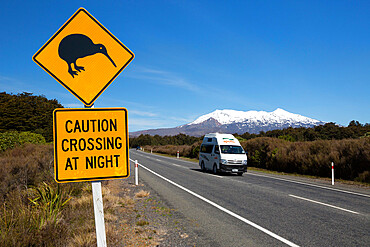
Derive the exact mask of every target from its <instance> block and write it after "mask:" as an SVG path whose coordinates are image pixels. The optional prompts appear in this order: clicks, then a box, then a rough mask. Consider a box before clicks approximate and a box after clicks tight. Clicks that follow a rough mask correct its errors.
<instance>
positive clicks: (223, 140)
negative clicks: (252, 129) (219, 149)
mask: <svg viewBox="0 0 370 247" xmlns="http://www.w3.org/2000/svg"><path fill="white" fill-rule="evenodd" d="M210 138H212V140H207V139H210ZM216 140H217V142H216ZM207 142H216V143H218V144H219V145H221V144H234V145H235V144H236V145H240V143H239V140H238V139H237V138H235V137H234V136H233V135H232V134H220V133H210V134H207V135H205V136H204V139H203V143H207Z"/></svg>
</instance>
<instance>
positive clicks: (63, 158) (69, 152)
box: [53, 108, 130, 183]
mask: <svg viewBox="0 0 370 247" xmlns="http://www.w3.org/2000/svg"><path fill="white" fill-rule="evenodd" d="M53 118H54V119H53V120H54V121H53V123H54V175H55V180H56V181H57V182H58V183H66V182H82V181H94V180H110V179H122V178H127V177H129V175H130V174H129V173H130V169H129V151H128V150H129V144H128V127H127V110H126V109H125V108H83V109H76V108H73V109H65V108H58V109H55V110H54V115H53Z"/></svg>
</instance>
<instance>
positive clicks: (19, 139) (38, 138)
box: [0, 131, 46, 151]
mask: <svg viewBox="0 0 370 247" xmlns="http://www.w3.org/2000/svg"><path fill="white" fill-rule="evenodd" d="M25 143H35V144H38V143H46V142H45V138H44V137H43V136H42V135H40V134H35V133H31V132H18V131H8V132H3V133H0V151H5V150H6V149H9V148H14V147H15V146H17V145H22V144H25Z"/></svg>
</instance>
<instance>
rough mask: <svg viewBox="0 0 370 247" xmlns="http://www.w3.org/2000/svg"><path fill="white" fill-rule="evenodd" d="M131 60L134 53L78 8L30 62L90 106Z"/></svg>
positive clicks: (82, 9) (85, 11)
mask: <svg viewBox="0 0 370 247" xmlns="http://www.w3.org/2000/svg"><path fill="white" fill-rule="evenodd" d="M133 58H134V53H132V52H131V51H130V50H129V49H128V48H127V47H126V46H125V45H124V44H123V43H122V42H121V41H119V40H118V39H117V38H116V37H115V36H113V34H112V33H111V32H109V31H108V30H107V29H106V28H105V27H104V26H103V25H102V24H101V23H100V22H99V21H98V20H96V19H95V18H94V17H93V16H92V15H91V14H90V13H89V12H87V10H85V9H84V8H80V9H78V10H77V12H76V13H75V14H74V15H73V16H72V17H71V18H70V19H69V20H68V21H67V22H66V23H65V24H64V25H63V26H62V27H61V28H60V29H59V30H58V31H57V32H56V33H55V34H54V35H53V36H52V37H51V38H50V39H49V41H48V42H46V43H45V44H44V45H43V46H42V47H41V48H40V50H39V51H38V52H36V54H35V55H34V56H33V61H35V62H36V63H37V64H38V65H39V66H40V67H42V68H43V69H44V70H45V71H46V72H48V73H49V74H50V75H51V76H52V77H53V78H54V79H56V80H57V81H58V82H59V83H61V84H62V85H63V86H64V87H65V88H66V89H68V91H70V92H71V93H72V94H73V95H75V96H76V97H77V98H78V99H79V100H81V101H82V103H84V105H86V106H91V105H92V104H93V103H94V101H95V100H96V99H97V98H98V97H99V96H100V95H101V94H102V92H103V91H104V90H105V89H106V88H107V87H108V86H109V85H110V84H111V82H112V81H113V80H114V79H115V78H116V77H117V76H118V74H119V73H121V72H122V70H124V69H125V68H126V66H127V65H128V64H129V63H130V62H131V61H132V59H133Z"/></svg>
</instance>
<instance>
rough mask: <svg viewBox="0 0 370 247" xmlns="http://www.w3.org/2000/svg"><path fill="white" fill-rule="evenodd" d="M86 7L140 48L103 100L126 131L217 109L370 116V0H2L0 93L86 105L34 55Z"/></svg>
mask: <svg viewBox="0 0 370 247" xmlns="http://www.w3.org/2000/svg"><path fill="white" fill-rule="evenodd" d="M79 7H83V8H85V9H86V10H87V11H89V12H90V13H91V14H92V15H93V16H94V17H95V18H96V19H98V20H99V21H100V22H101V23H102V24H103V25H104V26H105V27H106V28H107V29H108V30H109V31H111V32H112V33H113V34H114V35H115V36H116V37H117V38H118V39H119V40H120V41H121V42H122V43H124V44H125V45H126V46H127V47H128V48H129V49H130V50H131V51H133V52H134V53H135V59H134V60H133V61H132V62H131V63H130V64H129V65H128V67H127V68H126V69H125V70H124V71H123V72H122V73H121V74H120V75H119V76H118V77H117V79H116V80H115V81H114V82H113V83H112V84H111V85H110V86H109V87H108V88H107V89H106V90H105V91H104V92H103V94H102V95H101V96H100V97H99V98H98V99H97V100H96V101H95V107H126V108H127V109H128V112H129V131H136V130H142V129H149V128H161V127H175V126H178V125H182V124H185V123H188V122H191V121H193V120H195V119H196V118H197V117H199V116H201V115H204V114H207V113H210V112H212V111H214V110H216V109H233V110H242V111H247V110H264V111H273V110H275V109H276V108H283V109H284V110H287V111H289V112H293V113H297V114H301V115H304V116H307V117H311V118H315V119H318V120H322V121H327V122H336V123H338V124H341V125H345V126H346V125H348V123H349V122H350V121H351V120H358V121H360V122H361V123H370V96H369V95H370V83H369V82H370V59H369V58H370V32H369V30H370V1H341V0H338V1H325V0H324V1H322V0H320V1H313V0H310V1H273V0H270V1H202V0H198V1H192V0H190V1H144V0H143V1H141V0H136V1H123V0H122V1H50V0H49V1H25V0H24V1H2V2H1V8H0V23H1V24H0V33H1V35H0V44H1V49H0V91H5V92H8V93H14V94H16V93H20V92H24V91H25V92H32V93H34V94H36V95H45V96H46V97H47V98H49V99H54V98H55V99H57V100H58V101H59V102H60V103H61V104H62V105H64V106H65V107H83V104H82V103H81V102H80V101H79V100H78V99H77V98H75V96H73V95H72V94H71V93H69V92H68V91H67V90H66V89H65V88H64V87H63V86H62V85H60V84H59V83H58V82H57V81H56V80H54V79H53V78H52V77H51V76H49V75H48V74H47V73H46V72H44V71H43V70H42V69H41V68H40V67H39V66H38V65H36V64H35V63H34V62H33V61H32V56H33V55H34V54H35V53H36V52H37V51H38V50H39V49H40V48H41V46H42V45H43V44H44V43H45V42H46V41H47V40H48V39H49V38H50V37H51V36H52V35H53V34H54V33H55V32H56V31H57V30H58V29H59V28H60V27H61V26H62V25H63V24H64V23H65V22H66V21H67V19H68V18H69V17H71V16H72V15H73V14H74V13H75V11H76V10H77V9H78V8H79Z"/></svg>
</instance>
